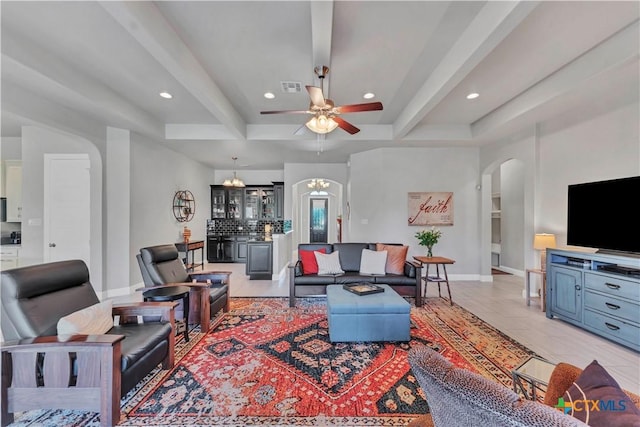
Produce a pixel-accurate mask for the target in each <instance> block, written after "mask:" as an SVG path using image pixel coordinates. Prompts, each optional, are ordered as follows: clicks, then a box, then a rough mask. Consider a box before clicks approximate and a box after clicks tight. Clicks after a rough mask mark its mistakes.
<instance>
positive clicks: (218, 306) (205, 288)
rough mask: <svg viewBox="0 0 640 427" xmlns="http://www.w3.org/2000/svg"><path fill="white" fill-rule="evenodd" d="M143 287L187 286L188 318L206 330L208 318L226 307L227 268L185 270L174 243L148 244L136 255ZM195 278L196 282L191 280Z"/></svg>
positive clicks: (227, 307) (227, 305)
mask: <svg viewBox="0 0 640 427" xmlns="http://www.w3.org/2000/svg"><path fill="white" fill-rule="evenodd" d="M136 258H137V260H138V265H139V266H140V272H141V273H142V280H143V281H144V285H145V287H146V288H157V287H162V286H171V285H173V286H175V285H182V286H189V287H190V288H191V292H190V293H189V302H190V309H189V321H190V322H193V323H200V330H201V331H202V332H207V331H208V330H209V327H210V320H211V318H212V317H213V316H214V315H215V314H216V313H217V312H218V311H220V310H223V311H225V312H226V311H229V285H228V283H229V276H230V275H231V272H229V271H197V272H191V273H187V270H186V268H185V266H184V263H183V262H182V259H180V256H179V253H178V249H177V248H176V245H174V244H166V245H157V246H150V247H147V248H142V249H140V253H139V254H138V255H136ZM194 280H195V283H194Z"/></svg>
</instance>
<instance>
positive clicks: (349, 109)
mask: <svg viewBox="0 0 640 427" xmlns="http://www.w3.org/2000/svg"><path fill="white" fill-rule="evenodd" d="M334 110H335V111H336V112H337V113H357V112H360V111H376V110H382V102H365V103H364V104H351V105H341V106H339V107H336V108H335V109H334Z"/></svg>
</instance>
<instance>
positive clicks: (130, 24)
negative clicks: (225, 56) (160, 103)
mask: <svg viewBox="0 0 640 427" xmlns="http://www.w3.org/2000/svg"><path fill="white" fill-rule="evenodd" d="M100 4H101V5H102V7H103V8H104V9H105V10H106V11H107V12H108V13H109V14H110V15H111V16H112V17H113V18H114V19H115V20H116V21H117V22H118V23H120V25H122V26H123V27H124V28H125V30H127V31H128V32H129V34H131V35H132V36H133V37H134V38H135V39H136V40H137V41H138V43H140V45H141V46H142V47H143V48H144V49H146V50H147V52H149V54H151V56H153V57H154V58H155V59H156V60H157V61H158V62H159V63H160V64H161V65H162V66H163V67H164V68H165V69H166V70H167V71H168V72H169V73H170V74H171V75H172V76H173V77H174V78H175V79H176V80H177V81H178V82H180V84H182V85H183V86H184V87H185V88H186V89H187V90H188V91H189V92H190V93H191V94H192V95H193V96H194V97H195V98H196V99H197V100H198V101H200V103H201V104H202V105H203V106H204V107H205V108H206V109H207V110H208V111H209V112H210V113H211V114H212V115H213V116H214V117H216V119H218V120H219V121H220V123H222V124H223V125H225V126H227V127H228V128H229V131H230V132H231V133H232V134H233V135H234V137H235V138H239V139H244V138H245V132H246V123H245V121H244V120H243V119H242V117H241V116H240V114H239V113H238V111H237V110H236V109H235V108H234V107H233V105H232V104H231V102H229V100H228V99H227V97H226V96H225V95H224V93H223V92H222V91H221V90H220V88H219V87H218V86H217V85H216V84H215V83H214V82H213V81H212V80H211V78H210V77H209V75H208V74H207V71H206V70H205V69H204V67H203V66H202V64H200V62H199V61H198V60H197V59H196V57H195V56H194V55H193V53H192V52H191V51H190V50H189V48H188V46H187V45H186V44H185V43H184V42H183V41H182V39H181V38H180V36H178V34H176V32H175V31H174V29H173V27H172V26H171V25H170V24H169V23H168V22H167V20H166V19H165V18H164V16H163V15H162V13H161V12H160V11H159V10H158V8H157V7H156V6H155V5H154V4H153V3H152V2H147V1H144V2H142V1H141V2H128V1H117V2H115V1H102V2H100Z"/></svg>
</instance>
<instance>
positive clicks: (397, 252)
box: [376, 243, 409, 274]
mask: <svg viewBox="0 0 640 427" xmlns="http://www.w3.org/2000/svg"><path fill="white" fill-rule="evenodd" d="M376 250H377V251H387V263H386V265H385V272H387V273H389V274H404V263H405V261H406V260H407V252H408V251H409V246H396V245H385V244H383V243H376Z"/></svg>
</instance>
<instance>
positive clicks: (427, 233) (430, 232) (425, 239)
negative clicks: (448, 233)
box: [415, 227, 442, 257]
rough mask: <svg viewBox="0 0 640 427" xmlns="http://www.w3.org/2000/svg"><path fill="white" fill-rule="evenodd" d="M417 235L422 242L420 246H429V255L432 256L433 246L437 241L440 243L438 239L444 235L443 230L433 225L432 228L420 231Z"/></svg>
mask: <svg viewBox="0 0 640 427" xmlns="http://www.w3.org/2000/svg"><path fill="white" fill-rule="evenodd" d="M415 237H416V238H417V239H418V241H419V242H420V246H426V247H427V256H428V257H432V256H433V247H434V245H435V244H436V243H438V240H440V237H442V231H440V230H438V229H437V228H435V227H431V228H430V229H427V230H422V231H418V232H417V233H416V234H415Z"/></svg>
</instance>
